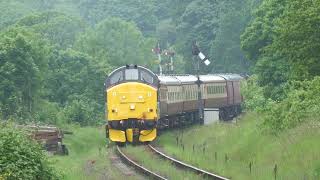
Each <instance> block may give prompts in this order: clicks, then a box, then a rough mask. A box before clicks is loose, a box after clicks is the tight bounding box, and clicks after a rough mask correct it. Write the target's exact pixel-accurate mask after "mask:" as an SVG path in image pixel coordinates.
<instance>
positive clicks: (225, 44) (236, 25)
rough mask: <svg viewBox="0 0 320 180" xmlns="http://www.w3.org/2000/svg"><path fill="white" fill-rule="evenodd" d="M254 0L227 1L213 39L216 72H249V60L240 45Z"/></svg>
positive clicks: (212, 50)
mask: <svg viewBox="0 0 320 180" xmlns="http://www.w3.org/2000/svg"><path fill="white" fill-rule="evenodd" d="M253 2H256V1H254V0H245V1H241V2H240V1H235V2H226V5H225V6H227V7H226V9H227V10H226V12H225V13H223V14H222V15H221V17H220V18H219V29H218V30H217V32H216V33H215V34H216V37H215V39H214V40H213V41H212V45H211V50H210V54H209V55H210V56H211V58H212V60H213V61H214V62H213V63H212V64H211V67H210V68H211V69H212V71H213V72H215V73H247V72H248V69H249V65H250V64H249V62H248V61H247V59H246V58H245V56H244V54H243V52H242V50H241V47H240V38H239V37H240V35H241V34H242V33H243V31H244V29H245V27H246V26H247V24H248V22H249V20H250V17H251V11H252V9H254V7H255V5H254V4H253V5H252V3H253Z"/></svg>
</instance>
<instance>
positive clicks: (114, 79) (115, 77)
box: [110, 71, 123, 84]
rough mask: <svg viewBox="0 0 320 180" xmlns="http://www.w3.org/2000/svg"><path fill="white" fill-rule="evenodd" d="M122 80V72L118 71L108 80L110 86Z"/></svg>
mask: <svg viewBox="0 0 320 180" xmlns="http://www.w3.org/2000/svg"><path fill="white" fill-rule="evenodd" d="M122 80H123V74H122V71H119V72H117V73H115V74H113V75H112V77H111V78H110V84H116V83H118V82H120V81H122Z"/></svg>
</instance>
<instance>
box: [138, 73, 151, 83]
mask: <svg viewBox="0 0 320 180" xmlns="http://www.w3.org/2000/svg"><path fill="white" fill-rule="evenodd" d="M140 75H141V80H142V81H145V82H147V83H149V84H152V83H153V77H152V76H151V75H150V74H149V73H147V72H145V71H141V73H140Z"/></svg>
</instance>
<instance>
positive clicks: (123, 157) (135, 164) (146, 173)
mask: <svg viewBox="0 0 320 180" xmlns="http://www.w3.org/2000/svg"><path fill="white" fill-rule="evenodd" d="M117 153H118V155H119V156H120V158H121V159H122V160H123V161H125V162H126V163H127V164H129V165H131V166H133V167H134V168H135V169H136V170H138V171H140V172H141V173H143V174H145V175H147V176H149V177H151V178H152V179H161V180H167V178H165V177H162V176H160V175H159V174H157V173H154V172H152V171H150V170H148V169H147V168H145V167H143V166H141V165H139V164H138V163H136V162H134V161H133V160H131V159H130V158H129V157H128V156H126V155H125V154H124V153H123V152H122V151H121V149H120V147H119V146H117Z"/></svg>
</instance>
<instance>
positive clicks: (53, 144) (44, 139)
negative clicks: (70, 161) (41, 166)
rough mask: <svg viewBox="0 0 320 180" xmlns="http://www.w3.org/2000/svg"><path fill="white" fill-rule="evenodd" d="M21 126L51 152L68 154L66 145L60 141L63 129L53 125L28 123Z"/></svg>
mask: <svg viewBox="0 0 320 180" xmlns="http://www.w3.org/2000/svg"><path fill="white" fill-rule="evenodd" d="M23 128H25V129H27V130H28V131H29V132H30V136H31V138H33V139H34V140H36V141H38V142H39V143H41V144H42V145H43V148H44V149H45V150H46V151H48V152H50V153H52V154H60V155H68V149H67V147H66V145H64V144H63V143H62V139H63V134H64V133H63V131H61V130H60V129H59V128H57V127H53V126H34V125H28V126H24V127H23Z"/></svg>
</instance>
